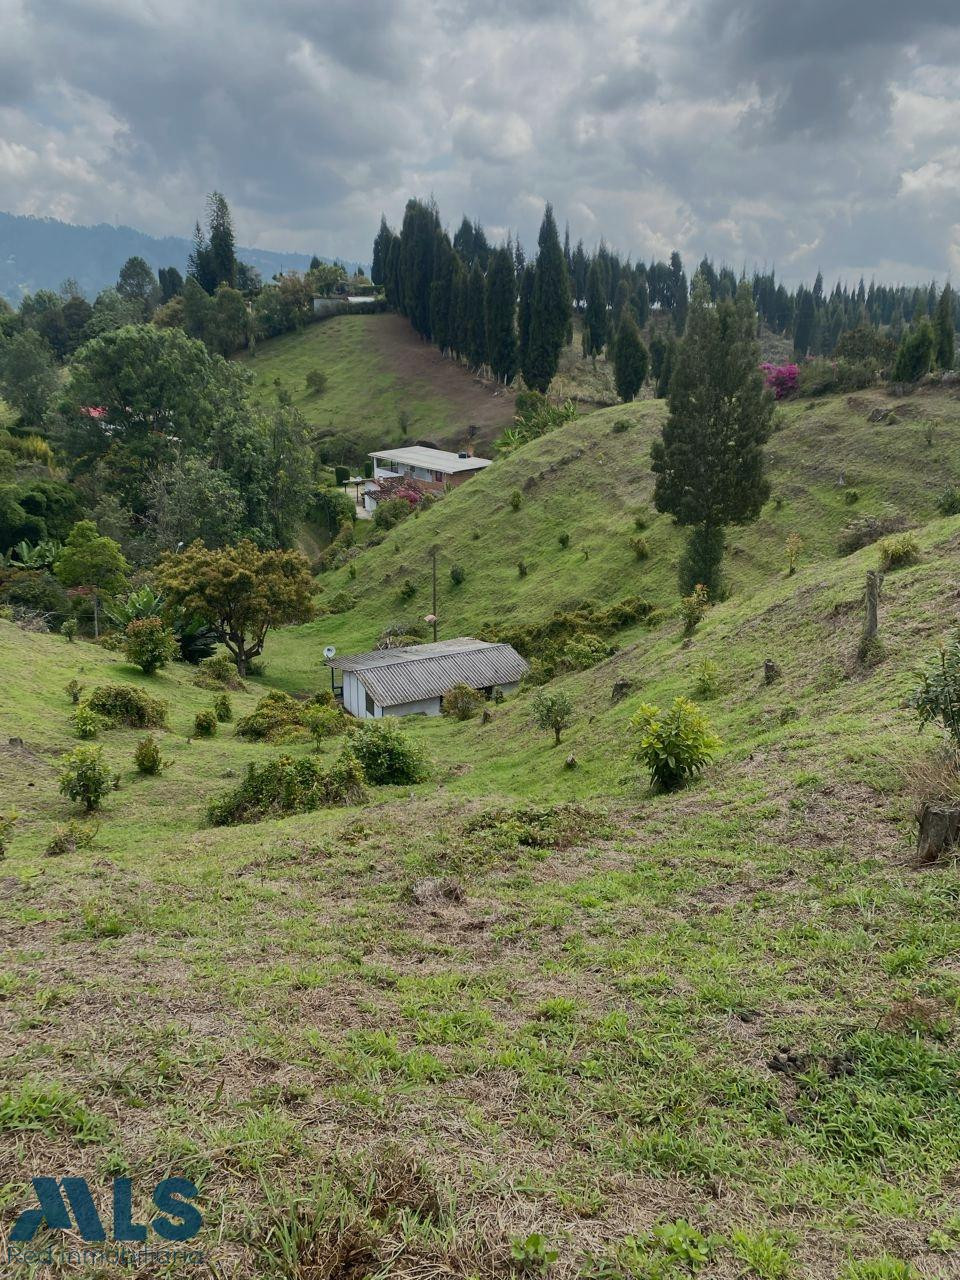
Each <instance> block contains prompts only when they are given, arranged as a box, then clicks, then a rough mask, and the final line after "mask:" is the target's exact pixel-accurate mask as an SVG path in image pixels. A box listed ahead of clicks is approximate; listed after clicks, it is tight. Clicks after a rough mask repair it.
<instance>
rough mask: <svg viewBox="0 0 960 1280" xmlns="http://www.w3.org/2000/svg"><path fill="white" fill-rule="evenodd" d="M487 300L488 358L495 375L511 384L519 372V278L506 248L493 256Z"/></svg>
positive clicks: (488, 276)
mask: <svg viewBox="0 0 960 1280" xmlns="http://www.w3.org/2000/svg"><path fill="white" fill-rule="evenodd" d="M484 301H485V311H486V329H487V359H488V360H489V362H490V368H491V369H492V370H493V376H494V377H495V378H498V379H499V380H500V381H501V382H503V383H509V382H512V381H513V378H514V376H515V375H516V372H517V330H516V323H515V314H516V309H517V278H516V275H515V274H514V269H513V254H512V252H511V251H510V249H509V248H507V247H505V246H501V247H500V248H499V249H495V250H494V251H493V253H492V255H491V257H490V265H489V267H488V269H487V279H486V296H485V299H484Z"/></svg>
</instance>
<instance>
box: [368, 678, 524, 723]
mask: <svg viewBox="0 0 960 1280" xmlns="http://www.w3.org/2000/svg"><path fill="white" fill-rule="evenodd" d="M495 687H496V688H499V689H502V690H503V692H504V693H513V692H514V690H515V689H516V688H518V684H517V682H516V681H514V683H512V684H501V685H497V686H495ZM343 705H344V708H345V709H346V710H347V711H349V712H350V714H351V715H354V716H356V717H357V719H358V720H380V719H382V717H383V716H438V715H440V708H441V699H440V698H422V699H420V700H419V701H414V702H397V703H395V704H394V705H393V706H391V707H381V706H380V705H379V703H376V702H374V703H373V711H372V712H371V711H370V710H368V708H367V691H366V689H364V687H363V685H362V684H361V683H360V677H359V676H358V675H357V674H356V672H354V671H344V673H343Z"/></svg>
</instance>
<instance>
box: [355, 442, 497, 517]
mask: <svg viewBox="0 0 960 1280" xmlns="http://www.w3.org/2000/svg"><path fill="white" fill-rule="evenodd" d="M370 457H371V458H372V459H373V476H372V477H371V478H370V479H369V480H368V481H367V484H366V491H365V493H364V506H365V507H366V509H367V510H368V511H374V510H376V506H377V503H378V502H381V501H383V499H384V497H386V496H389V493H388V492H387V490H388V489H389V482H392V481H394V480H396V479H398V478H406V479H408V480H412V481H415V482H416V483H417V484H418V485H419V486H420V487H421V488H423V490H424V491H425V492H427V493H432V494H435V495H439V494H441V493H444V492H445V491H446V490H447V489H452V488H455V487H456V486H457V485H458V484H462V483H463V481H464V480H468V479H469V478H470V476H475V475H477V474H478V473H479V472H480V471H483V469H484V468H485V467H489V466H490V464H491V459H490V458H477V457H474V455H473V454H472V453H468V452H467V451H466V450H464V451H463V452H461V453H450V452H449V451H448V450H446V449H433V448H431V447H430V446H428V445H425V444H415V445H410V446H409V448H404V449H379V450H377V452H376V453H371V454H370Z"/></svg>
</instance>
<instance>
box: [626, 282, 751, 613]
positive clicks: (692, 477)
mask: <svg viewBox="0 0 960 1280" xmlns="http://www.w3.org/2000/svg"><path fill="white" fill-rule="evenodd" d="M756 326H757V317H756V311H755V310H754V306H753V298H752V296H751V292H750V288H749V285H747V284H743V285H741V286H740V288H739V289H738V291H737V297H736V300H735V301H734V302H730V301H726V300H725V301H721V302H718V303H717V304H716V305H715V306H714V305H713V304H711V302H710V293H709V290H708V288H707V287H706V285H705V284H703V283H701V282H698V284H697V288H696V291H695V294H694V298H693V302H692V304H691V307H690V315H689V320H688V324H687V334H686V337H685V338H684V340H683V342H682V344H681V345H680V349H679V354H678V357H677V363H676V368H675V369H674V372H673V377H672V379H671V382H670V397H669V401H670V413H669V417H668V419H667V421H666V423H665V425H664V427H663V433H662V437H661V439H660V440H657V441H655V442H654V445H653V448H652V450H651V453H652V458H653V472H654V475H655V476H656V484H655V488H654V503H655V504H656V507H657V510H658V511H665V512H669V513H670V514H671V515H672V516H673V517H674V519H675V520H676V522H677V523H678V524H681V525H687V526H690V527H692V529H693V531H694V533H693V536H692V537H691V539H690V544H689V546H688V555H687V557H686V558H685V562H684V564H683V566H682V576H681V582H680V589H681V593H682V594H684V595H686V594H688V593H689V592H690V591H691V590H692V589H693V587H694V586H696V584H697V582H702V583H703V584H704V585H705V586H706V587H707V590H708V591H709V592H710V594H711V595H712V596H716V595H717V594H718V593H719V591H720V589H721V583H720V559H721V556H722V551H723V530H724V528H725V526H727V525H730V524H734V525H740V524H749V523H750V522H751V521H753V520H756V518H757V516H758V515H759V514H760V510H761V508H762V506H763V504H764V502H766V500H767V498H768V496H769V493H770V485H769V483H768V481H767V479H766V475H765V459H764V451H763V446H764V444H765V443H766V441H767V440H768V439H769V436H770V431H771V426H772V419H773V400H772V398H771V396H770V394H769V393H768V392H767V391H766V390H765V388H764V383H763V375H762V373H761V371H760V367H759V366H760V352H759V349H758V346H757V340H756Z"/></svg>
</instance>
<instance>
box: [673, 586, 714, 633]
mask: <svg viewBox="0 0 960 1280" xmlns="http://www.w3.org/2000/svg"><path fill="white" fill-rule="evenodd" d="M709 603H710V595H709V592H708V591H707V588H706V587H705V586H704V585H703V583H702V582H698V583H697V585H696V586H695V587H694V589H693V591H691V593H690V595H688V596H684V597H683V598H682V599H681V601H680V617H681V618H682V619H683V631H684V634H685V635H690V634H691V633H692V632H693V631H695V630H696V628H697V627H698V625H699V624H700V623H701V622H702V621H703V617H704V614H705V613H706V612H707V606H708V605H709Z"/></svg>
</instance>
